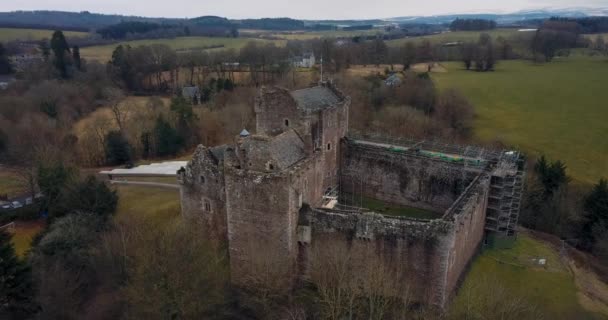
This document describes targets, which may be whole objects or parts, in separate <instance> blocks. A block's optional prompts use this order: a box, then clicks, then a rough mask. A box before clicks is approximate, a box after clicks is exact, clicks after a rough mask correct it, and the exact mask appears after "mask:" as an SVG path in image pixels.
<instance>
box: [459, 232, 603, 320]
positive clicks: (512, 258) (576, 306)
mask: <svg viewBox="0 0 608 320" xmlns="http://www.w3.org/2000/svg"><path fill="white" fill-rule="evenodd" d="M537 259H546V265H544V266H540V265H538V263H537V261H538V260H537ZM494 286H501V287H503V288H504V290H505V292H506V295H507V296H509V297H510V298H514V299H517V298H519V299H521V300H522V301H524V302H525V303H528V304H531V305H533V306H535V307H536V308H537V311H538V312H540V313H541V314H542V315H543V316H544V319H564V320H565V319H605V318H604V317H603V316H602V315H600V314H593V313H591V312H588V311H586V310H585V309H583V307H582V306H581V304H580V303H579V300H578V297H577V293H578V289H577V286H576V283H575V279H574V276H573V274H572V273H570V271H569V269H568V266H567V265H565V264H564V263H563V262H562V261H561V260H560V257H559V253H558V252H557V251H556V250H554V249H553V248H552V247H550V246H549V245H547V244H546V243H544V242H541V241H538V240H536V239H534V238H532V237H531V236H529V235H527V234H525V233H520V235H519V236H518V239H517V241H516V242H515V246H514V248H512V249H487V250H485V251H484V252H483V254H481V255H480V256H479V257H478V258H477V259H476V260H475V261H474V263H473V265H472V268H471V270H470V272H469V273H468V275H467V277H466V278H465V282H464V283H463V286H462V288H461V290H460V291H459V293H458V295H457V297H456V298H455V299H454V301H453V304H452V309H453V310H459V311H461V312H462V310H464V309H465V308H466V305H467V300H470V301H473V299H471V298H470V296H471V295H472V296H479V295H482V296H492V295H493V294H496V292H493V291H494V290H493V287H494ZM475 288H477V289H475ZM477 298H479V297H477ZM505 303H508V302H507V301H505ZM522 320H523V319H522Z"/></svg>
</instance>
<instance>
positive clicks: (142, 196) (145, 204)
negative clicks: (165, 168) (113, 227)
mask: <svg viewBox="0 0 608 320" xmlns="http://www.w3.org/2000/svg"><path fill="white" fill-rule="evenodd" d="M172 180H173V181H175V179H172ZM155 181H158V182H163V183H167V182H168V181H166V180H162V179H161V180H155ZM115 188H116V190H117V192H118V196H119V200H118V208H117V210H116V218H118V219H122V218H128V217H129V216H137V217H143V218H144V219H146V220H149V221H151V222H157V223H167V222H170V221H171V220H172V219H173V218H175V217H178V216H179V215H180V213H181V209H180V208H181V207H180V203H179V201H180V200H179V190H172V189H163V188H153V187H142V186H116V187H115Z"/></svg>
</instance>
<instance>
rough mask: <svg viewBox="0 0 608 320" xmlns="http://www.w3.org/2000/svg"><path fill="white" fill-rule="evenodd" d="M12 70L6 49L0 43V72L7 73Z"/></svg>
mask: <svg viewBox="0 0 608 320" xmlns="http://www.w3.org/2000/svg"><path fill="white" fill-rule="evenodd" d="M12 71H13V69H12V67H11V63H10V61H9V60H8V56H7V54H6V50H5V49H4V46H3V45H2V43H0V74H9V73H11V72H12Z"/></svg>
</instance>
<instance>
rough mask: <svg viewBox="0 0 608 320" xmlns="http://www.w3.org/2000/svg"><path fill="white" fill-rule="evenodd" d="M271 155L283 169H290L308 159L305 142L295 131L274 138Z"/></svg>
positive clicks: (271, 143) (271, 144)
mask: <svg viewBox="0 0 608 320" xmlns="http://www.w3.org/2000/svg"><path fill="white" fill-rule="evenodd" d="M270 153H271V157H272V158H274V160H275V162H276V165H277V166H278V167H279V168H281V169H285V168H289V167H291V166H292V165H294V164H295V163H296V162H298V161H300V160H302V159H304V158H305V157H306V152H305V151H304V141H302V139H301V138H300V137H299V136H298V134H297V133H295V131H293V130H290V131H287V132H284V133H282V134H280V135H278V136H276V137H274V139H272V141H271V142H270Z"/></svg>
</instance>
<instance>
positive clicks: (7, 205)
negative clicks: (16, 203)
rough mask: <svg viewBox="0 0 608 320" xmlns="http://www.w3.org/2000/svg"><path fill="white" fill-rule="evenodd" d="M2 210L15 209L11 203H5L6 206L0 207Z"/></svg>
mask: <svg viewBox="0 0 608 320" xmlns="http://www.w3.org/2000/svg"><path fill="white" fill-rule="evenodd" d="M0 208H2V210H9V209H12V208H13V207H11V204H10V203H5V204H2V207H0Z"/></svg>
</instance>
